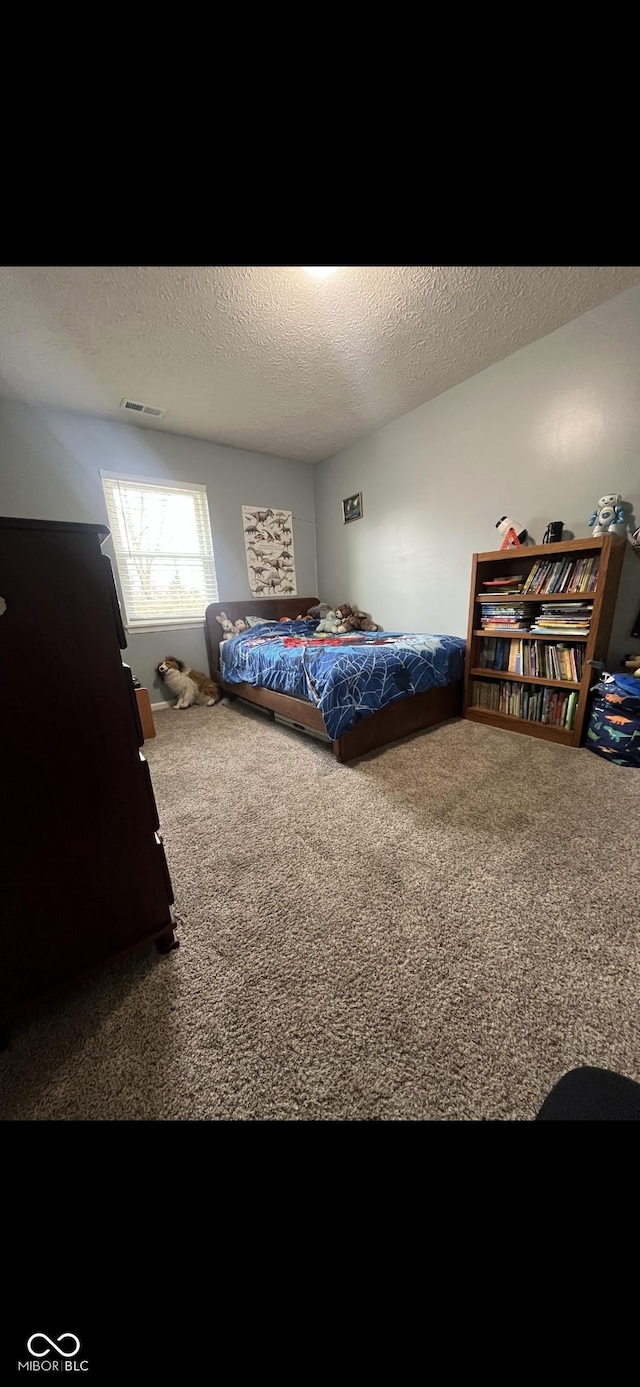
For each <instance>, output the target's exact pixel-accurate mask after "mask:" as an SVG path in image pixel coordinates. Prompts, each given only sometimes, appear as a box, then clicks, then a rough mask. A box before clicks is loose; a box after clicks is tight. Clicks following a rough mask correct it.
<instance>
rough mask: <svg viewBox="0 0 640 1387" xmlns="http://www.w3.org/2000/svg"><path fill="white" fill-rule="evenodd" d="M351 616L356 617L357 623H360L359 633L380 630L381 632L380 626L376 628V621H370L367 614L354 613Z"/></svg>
mask: <svg viewBox="0 0 640 1387" xmlns="http://www.w3.org/2000/svg"><path fill="white" fill-rule="evenodd" d="M351 615H352V616H353V617H355V619H356V621H357V622H358V630H359V631H379V630H380V627H379V626H376V623H375V621H369V618H368V616H367V613H366V612H352V613H351Z"/></svg>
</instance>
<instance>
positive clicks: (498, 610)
mask: <svg viewBox="0 0 640 1387" xmlns="http://www.w3.org/2000/svg"><path fill="white" fill-rule="evenodd" d="M480 600H481V602H482V616H481V617H480V625H481V627H482V629H483V631H528V630H529V627H530V625H531V617H530V616H528V615H527V612H526V610H525V607H524V604H523V603H522V602H513V603H509V602H505V603H504V604H503V603H502V602H500V603H499V604H498V603H497V602H490V601H488V600H486V599H485V598H484V597H482V598H481V599H480Z"/></svg>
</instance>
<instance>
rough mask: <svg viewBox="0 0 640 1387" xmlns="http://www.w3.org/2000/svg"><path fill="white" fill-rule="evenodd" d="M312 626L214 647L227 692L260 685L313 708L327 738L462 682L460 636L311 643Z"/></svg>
mask: <svg viewBox="0 0 640 1387" xmlns="http://www.w3.org/2000/svg"><path fill="white" fill-rule="evenodd" d="M316 626H317V622H315V621H288V622H286V623H284V622H282V623H279V624H278V625H269V624H268V623H264V624H262V625H261V626H254V627H253V628H252V629H251V630H250V631H243V632H242V634H241V635H239V636H232V637H231V639H230V640H226V641H224V642H223V644H222V645H221V646H220V671H221V674H222V677H223V679H224V680H225V681H226V682H227V683H229V684H243V683H246V684H254V685H262V686H263V687H265V688H267V689H275V690H276V692H277V693H285V694H290V695H292V696H293V697H294V698H304V699H307V701H308V702H311V703H315V704H316V706H317V707H318V708H319V709H320V712H321V713H322V716H323V719H324V725H325V727H326V729H327V732H328V734H329V736H330V737H331V738H336V737H341V736H342V734H343V733H344V732H348V731H349V729H350V728H352V727H353V726H354V724H355V723H356V722H358V721H359V720H360V718H368V717H370V715H371V713H375V712H376V711H377V710H378V709H379V708H385V707H386V706H387V704H389V703H396V702H397V700H398V699H399V698H409V697H410V696H411V694H416V693H424V692H425V690H426V689H431V688H434V687H441V686H442V685H444V684H451V683H453V682H454V681H455V680H457V679H461V678H462V670H463V662H464V649H465V642H464V641H463V640H462V639H461V638H460V637H459V636H427V635H406V634H403V633H402V632H401V631H375V632H365V631H356V632H353V634H349V635H345V636H328V637H327V636H325V637H322V636H318V637H316V636H315V634H314V633H315V628H316Z"/></svg>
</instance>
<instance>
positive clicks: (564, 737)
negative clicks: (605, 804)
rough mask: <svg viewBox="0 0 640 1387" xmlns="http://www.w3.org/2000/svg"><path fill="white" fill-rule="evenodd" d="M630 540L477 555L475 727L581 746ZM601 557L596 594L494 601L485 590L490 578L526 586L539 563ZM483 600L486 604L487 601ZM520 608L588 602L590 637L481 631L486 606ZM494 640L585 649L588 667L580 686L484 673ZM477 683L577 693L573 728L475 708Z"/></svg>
mask: <svg viewBox="0 0 640 1387" xmlns="http://www.w3.org/2000/svg"><path fill="white" fill-rule="evenodd" d="M625 545H626V540H625V539H623V538H620V537H619V536H618V535H600V536H598V537H597V538H596V539H593V538H589V539H572V540H568V541H567V542H566V543H565V544H534V545H529V546H527V545H521V546H518V547H517V548H514V549H497V550H494V551H490V552H489V553H485V554H474V556H473V564H472V570H471V596H470V602H469V626H468V633H467V657H466V665H465V677H464V716H465V717H467V718H470V719H471V721H473V722H482V723H485V724H486V725H488V726H491V727H503V728H505V729H507V730H508V731H510V732H524V733H526V734H527V735H529V736H531V737H541V738H543V739H544V740H546V741H550V742H560V743H562V744H563V745H565V746H579V745H580V743H581V741H582V737H583V729H584V722H585V716H586V713H587V707H588V701H589V689H590V688H591V685H592V684H595V683H597V680H598V673H599V671H598V670H594V669H593V667H592V666H591V665H590V664H589V661H590V660H603V661H604V660H606V657H607V650H608V647H609V637H610V635H611V625H612V622H613V613H614V609H615V604H616V597H617V595H618V584H619V582H620V573H621V570H622V562H623V559H624V552H625ZM596 556H599V559H600V568H599V572H598V582H597V587H596V590H595V592H565V593H553V592H550V593H537V594H535V595H533V594H530V593H527V594H525V596H524V597H521V596H520V595H519V594H518V595H517V596H514V595H512V596H511V597H508V596H502V597H500V596H498V595H495V596H493V595H491V594H489V593H488V592H487V589H486V588H485V589H483V586H482V585H483V583H484V582H485V581H486V580H487V579H489V578H509V577H510V576H511V575H514V576H515V574H517V573H521V574H522V575H523V579H525V580H526V578H527V575H528V574H529V573H530V571H531V569H532V568H533V566H534V564H536V563H537V562H538V561H539V560H540V559H545V560H551V561H552V560H554V559H582V558H593V557H596ZM481 599H484V601H482V600H481ZM488 601H490V602H501V601H503V602H505V603H506V604H509V605H510V604H515V603H520V602H525V603H531V604H533V611H532V615H533V613H534V612H537V610H539V608H536V606H535V604H539V603H542V602H553V603H557V602H558V603H560V602H589V603H590V604H592V615H591V623H590V627H589V633H588V635H585V634H584V633H583V634H582V635H577V634H576V635H555V634H549V635H547V634H544V635H537V634H535V633H531V634H530V633H528V632H525V631H520V630H504V629H503V630H499V631H485V630H483V629H482V627H481V626H480V617H481V615H482V608H483V606H484V605H485V603H486V602H488ZM490 638H497V639H500V638H504V639H505V640H508V639H511V640H522V641H526V642H532V641H552V642H554V643H555V644H556V645H574V644H577V643H579V642H580V641H582V642H583V643H584V647H585V649H584V667H583V673H582V678H581V680H580V682H579V683H574V682H571V681H569V680H565V679H547V678H542V677H541V676H538V675H529V674H524V675H523V674H510V673H509V671H508V670H496V669H483V668H482V666H481V664H480V652H481V650H482V641H483V640H486V639H490ZM476 679H487V680H489V681H493V680H496V679H504V680H506V681H511V682H513V683H518V684H532V685H536V686H540V687H545V686H546V687H550V688H553V689H564V690H566V691H567V693H570V692H571V691H572V690H573V691H576V690H577V691H578V700H577V703H576V708H575V715H574V721H573V727H571V728H570V729H569V728H565V727H561V726H560V725H558V724H553V723H540V722H534V721H530V720H529V719H527V718H519V717H514V716H513V714H511V713H499V712H497V711H496V710H495V709H493V708H484V707H478V706H474V705H473V703H472V701H471V689H472V682H473V681H474V680H476Z"/></svg>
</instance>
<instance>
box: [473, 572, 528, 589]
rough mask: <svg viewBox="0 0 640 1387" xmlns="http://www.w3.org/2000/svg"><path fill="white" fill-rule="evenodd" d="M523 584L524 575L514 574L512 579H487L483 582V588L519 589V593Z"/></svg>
mask: <svg viewBox="0 0 640 1387" xmlns="http://www.w3.org/2000/svg"><path fill="white" fill-rule="evenodd" d="M522 583H523V575H522V573H514V574H512V576H511V577H510V578H485V579H484V580H483V583H482V586H483V588H502V587H507V588H514V589H516V588H517V589H518V591H519V590H520V588H521V587H522Z"/></svg>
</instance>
